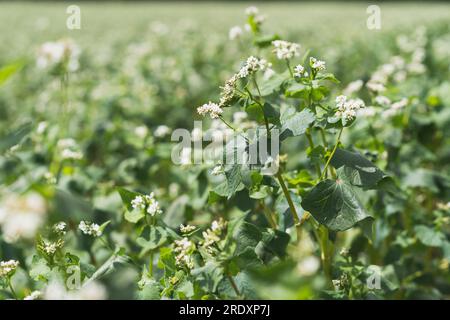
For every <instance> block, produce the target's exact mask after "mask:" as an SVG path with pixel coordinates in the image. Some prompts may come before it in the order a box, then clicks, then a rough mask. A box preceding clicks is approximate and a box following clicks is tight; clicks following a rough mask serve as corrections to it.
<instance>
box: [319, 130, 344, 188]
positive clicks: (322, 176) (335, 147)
mask: <svg viewBox="0 0 450 320" xmlns="http://www.w3.org/2000/svg"><path fill="white" fill-rule="evenodd" d="M342 131H344V128H342V129H341V130H340V131H339V134H338V137H337V140H336V144H335V145H334V148H333V151H331V154H330V157H329V158H328V160H327V163H326V164H325V167H324V168H323V171H322V174H321V176H320V180H323V179H324V178H325V173H326V172H327V169H328V166H329V165H330V162H331V159H333V156H334V154H335V153H336V150H337V147H338V145H339V142H340V141H341V135H342Z"/></svg>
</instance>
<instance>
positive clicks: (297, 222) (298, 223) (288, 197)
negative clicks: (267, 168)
mask: <svg viewBox="0 0 450 320" xmlns="http://www.w3.org/2000/svg"><path fill="white" fill-rule="evenodd" d="M276 176H277V179H278V182H279V183H280V186H281V189H282V190H283V193H284V196H285V198H286V200H287V202H288V205H289V209H290V211H291V214H292V219H293V220H294V224H295V228H296V230H297V241H300V235H301V228H300V227H301V221H300V219H299V217H298V214H297V210H296V209H295V206H294V202H293V201H292V198H291V195H290V193H289V190H288V188H287V187H286V183H285V182H284V179H283V176H282V175H281V169H280V170H278V172H277V174H276Z"/></svg>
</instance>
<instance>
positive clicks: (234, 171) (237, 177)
mask: <svg viewBox="0 0 450 320" xmlns="http://www.w3.org/2000/svg"><path fill="white" fill-rule="evenodd" d="M225 176H226V178H227V196H228V197H230V196H232V195H234V193H235V192H236V190H237V189H238V187H239V185H240V184H241V180H242V176H241V165H240V164H234V165H232V167H231V169H229V170H227V171H225Z"/></svg>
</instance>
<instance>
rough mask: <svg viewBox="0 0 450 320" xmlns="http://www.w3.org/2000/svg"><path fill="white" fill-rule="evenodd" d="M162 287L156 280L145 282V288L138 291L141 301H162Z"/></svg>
mask: <svg viewBox="0 0 450 320" xmlns="http://www.w3.org/2000/svg"><path fill="white" fill-rule="evenodd" d="M160 293H161V285H160V284H159V283H158V282H157V281H155V280H154V279H149V280H147V281H146V282H145V284H144V286H143V288H142V289H141V290H139V291H138V298H139V299H140V300H160V299H161V296H160Z"/></svg>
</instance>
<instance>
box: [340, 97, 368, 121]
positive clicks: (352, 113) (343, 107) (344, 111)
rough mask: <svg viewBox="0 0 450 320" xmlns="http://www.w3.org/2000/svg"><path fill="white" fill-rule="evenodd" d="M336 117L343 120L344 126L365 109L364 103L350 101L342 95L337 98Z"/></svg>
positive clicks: (356, 100)
mask: <svg viewBox="0 0 450 320" xmlns="http://www.w3.org/2000/svg"><path fill="white" fill-rule="evenodd" d="M336 107H337V109H338V110H337V112H336V116H337V117H339V118H341V119H342V120H343V124H344V125H345V123H347V122H349V121H352V120H353V119H354V118H355V117H356V115H357V112H358V110H359V109H362V108H364V107H365V105H364V101H362V100H361V99H348V98H347V97H346V96H344V95H341V96H338V97H336Z"/></svg>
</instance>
